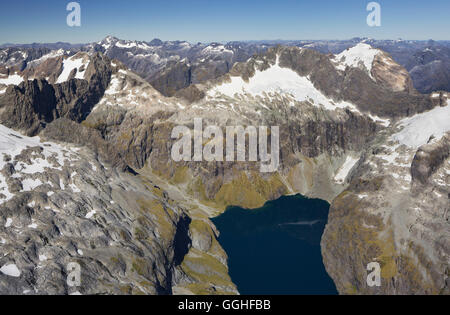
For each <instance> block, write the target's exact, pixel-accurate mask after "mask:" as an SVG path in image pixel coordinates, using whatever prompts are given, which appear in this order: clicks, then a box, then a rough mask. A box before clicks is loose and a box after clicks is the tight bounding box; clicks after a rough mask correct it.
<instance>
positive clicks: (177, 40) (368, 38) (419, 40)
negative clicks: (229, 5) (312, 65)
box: [0, 35, 450, 46]
mask: <svg viewBox="0 0 450 315" xmlns="http://www.w3.org/2000/svg"><path fill="white" fill-rule="evenodd" d="M108 37H114V38H116V39H118V40H124V41H138V42H145V43H150V42H151V41H153V40H161V41H162V42H187V43H190V44H198V43H201V44H213V43H220V44H227V43H233V42H276V41H280V42H295V41H312V42H314V41H315V42H317V41H337V42H342V41H350V40H354V39H361V40H374V41H414V42H426V41H435V42H449V41H450V39H432V38H429V39H405V38H396V39H393V38H383V39H376V38H371V37H358V36H355V37H351V38H345V39H330V38H328V39H327V38H320V39H281V38H277V39H245V40H228V41H189V40H182V39H174V40H163V39H161V38H158V37H155V38H153V39H150V40H141V39H124V38H120V37H117V36H114V35H107V36H105V37H103V38H102V39H100V40H98V41H86V42H70V41H67V42H66V41H61V40H58V41H53V42H31V43H30V42H28V43H23V42H22V43H14V42H6V43H0V46H6V45H15V46H21V45H48V44H69V45H86V44H93V43H98V42H101V41H102V40H104V39H106V38H108Z"/></svg>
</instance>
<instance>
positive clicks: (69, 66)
mask: <svg viewBox="0 0 450 315" xmlns="http://www.w3.org/2000/svg"><path fill="white" fill-rule="evenodd" d="M74 57H75V56H73V57H70V58H68V59H66V60H64V61H63V71H62V72H61V74H60V75H59V77H58V80H56V83H57V84H58V83H63V82H66V81H67V80H68V79H69V76H70V73H71V72H72V71H73V70H74V69H77V73H76V74H75V79H84V73H85V72H86V69H87V67H88V64H89V62H88V63H86V62H85V61H84V58H83V57H79V58H77V59H75V58H74ZM82 66H85V67H84V70H83V71H80V68H81V67H82Z"/></svg>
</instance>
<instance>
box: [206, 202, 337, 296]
mask: <svg viewBox="0 0 450 315" xmlns="http://www.w3.org/2000/svg"><path fill="white" fill-rule="evenodd" d="M329 207H330V205H329V203H328V202H326V201H323V200H319V199H308V198H305V197H303V196H301V195H297V196H289V197H282V198H280V199H278V200H276V201H271V202H268V203H267V204H266V205H264V207H262V208H260V209H255V210H245V209H242V208H239V207H230V208H228V209H227V211H225V213H223V214H222V215H220V216H219V217H216V218H214V219H213V222H214V223H215V224H216V226H217V228H218V229H219V231H220V237H219V242H220V244H221V245H222V247H223V248H224V249H225V251H226V252H227V254H228V257H229V261H228V265H229V269H230V276H231V278H232V280H233V282H234V283H235V284H236V285H237V287H238V290H239V292H240V293H241V294H258V295H259V294H268V295H271V294H274V295H277V294H337V291H336V287H335V285H334V283H333V281H332V280H331V278H330V277H329V276H328V274H327V273H326V271H325V267H324V265H323V262H322V255H321V251H320V240H321V237H322V234H323V231H324V228H325V225H326V223H327V220H328V211H329Z"/></svg>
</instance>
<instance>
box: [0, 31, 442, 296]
mask: <svg viewBox="0 0 450 315" xmlns="http://www.w3.org/2000/svg"><path fill="white" fill-rule="evenodd" d="M449 50H450V43H449V42H431V41H428V42H420V41H400V40H398V41H374V40H370V39H352V40H349V41H289V42H281V43H280V42H233V43H228V44H220V43H212V44H202V43H198V44H190V43H188V42H182V41H177V42H162V41H160V40H153V41H151V42H141V41H127V40H119V39H117V38H114V37H107V38H105V39H104V40H102V41H100V42H97V43H91V44H86V45H76V46H73V45H68V44H63V43H57V44H52V45H49V44H42V45H41V44H34V45H30V46H26V45H18V46H14V47H3V48H2V49H1V50H0V124H1V125H0V136H1V137H0V154H1V156H2V158H3V161H2V162H0V163H1V164H0V168H1V171H0V248H1V253H3V256H2V257H0V271H1V273H0V292H2V293H8V294H22V293H26V294H49V293H50V294H79V293H82V294H139V293H143V294H224V293H225V294H237V293H238V290H237V288H236V286H235V285H234V284H233V282H232V279H231V278H230V277H229V275H228V267H227V264H228V262H227V255H226V253H225V252H224V250H223V249H222V248H221V246H220V244H219V243H218V241H217V235H218V231H217V229H216V228H215V226H214V224H213V223H212V222H211V221H210V218H211V217H214V216H216V215H218V214H220V213H222V212H223V211H224V210H225V209H226V207H227V206H230V205H236V206H241V207H244V208H248V209H254V208H258V207H260V206H262V205H263V204H264V203H265V202H266V201H268V200H274V199H276V198H279V197H280V196H282V195H287V194H295V193H301V194H303V195H305V196H308V197H314V198H321V199H324V200H327V201H329V202H330V203H331V209H330V216H329V221H328V224H327V227H326V230H325V233H324V235H323V238H322V244H321V248H322V256H323V260H324V264H325V267H326V269H327V272H328V273H329V275H330V276H331V277H332V279H333V280H334V282H335V284H336V286H337V289H338V291H339V293H341V294H449V280H448V270H449V269H448V268H449V266H448V262H449V261H450V238H449V237H448V236H449V233H450V227H449V224H448V218H449V211H448V210H449V202H448V200H449V196H450V181H449V176H450V120H449V117H450V106H449V105H450V96H449V91H450V86H449V83H450V80H449V74H450V69H449V65H450V63H449V60H450V59H449V58H450V55H449ZM196 117H202V119H203V121H204V124H205V126H206V125H214V126H220V127H221V128H223V129H225V128H226V126H279V127H280V168H279V169H278V171H277V172H274V173H266V174H263V173H260V172H259V164H258V163H255V162H206V161H203V162H194V161H190V162H174V161H173V160H172V159H171V152H170V149H171V144H172V143H173V139H172V135H171V134H172V130H173V128H174V127H175V126H179V125H183V126H186V127H188V128H189V129H192V128H193V121H194V119H195V118H196ZM73 261H76V262H77V263H79V264H80V265H81V267H82V272H83V279H85V280H84V281H83V282H82V284H81V287H79V288H76V289H74V288H71V287H68V286H67V284H66V281H65V277H66V275H67V271H66V270H65V266H67V264H68V263H69V262H73ZM373 261H377V262H379V263H380V265H381V267H382V274H381V276H382V279H383V284H384V285H383V286H381V287H373V288H371V287H368V286H367V284H366V274H367V270H366V266H367V264H368V263H370V262H373Z"/></svg>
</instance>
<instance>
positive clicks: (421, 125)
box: [392, 105, 450, 149]
mask: <svg viewBox="0 0 450 315" xmlns="http://www.w3.org/2000/svg"><path fill="white" fill-rule="evenodd" d="M400 125H401V126H402V127H403V129H402V130H401V131H400V132H398V133H396V134H394V135H393V136H392V137H393V139H394V140H396V141H399V142H400V143H401V144H405V145H407V146H409V147H411V148H415V149H418V148H419V147H420V146H422V145H424V144H427V143H428V140H429V139H430V137H431V136H434V137H435V139H436V140H439V139H441V138H442V137H443V136H444V135H445V133H446V132H447V131H449V130H450V106H449V105H447V106H445V107H439V106H438V107H435V108H434V109H432V110H430V111H428V112H425V113H421V114H417V115H414V116H413V117H409V118H405V119H403V120H402V121H400Z"/></svg>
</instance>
